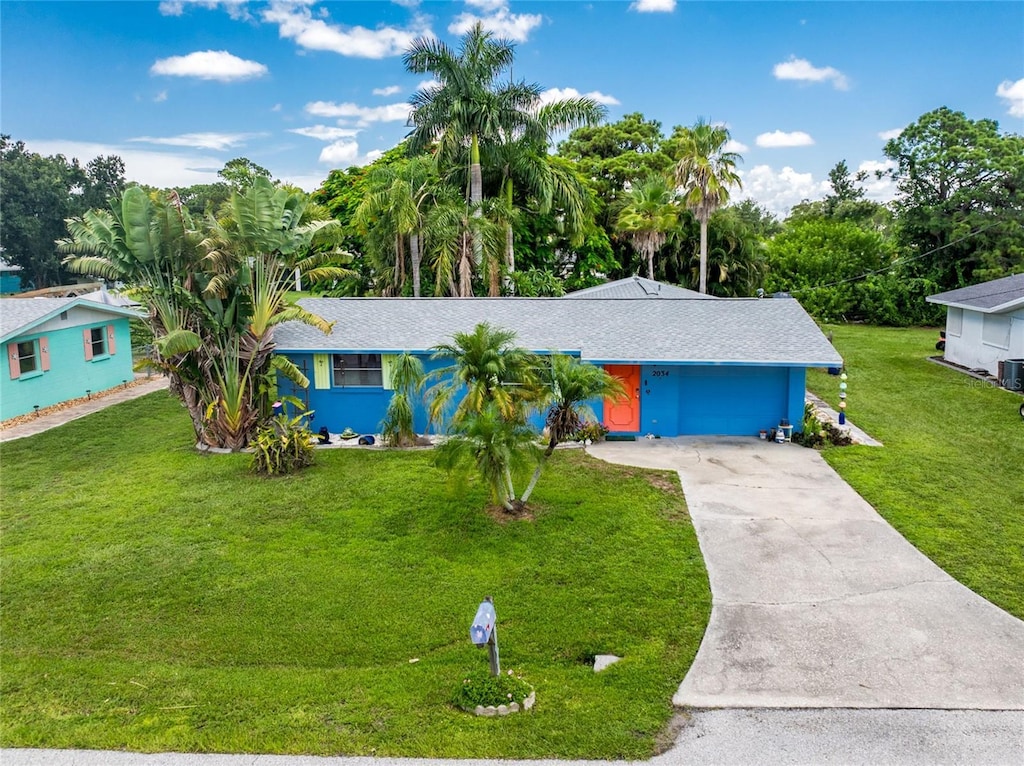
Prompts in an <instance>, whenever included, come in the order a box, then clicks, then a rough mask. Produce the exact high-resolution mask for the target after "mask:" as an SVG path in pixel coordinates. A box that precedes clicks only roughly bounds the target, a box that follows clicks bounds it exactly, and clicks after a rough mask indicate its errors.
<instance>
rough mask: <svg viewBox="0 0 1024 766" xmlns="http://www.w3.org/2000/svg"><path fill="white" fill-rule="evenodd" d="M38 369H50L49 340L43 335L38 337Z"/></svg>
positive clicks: (47, 370) (44, 370) (45, 370)
mask: <svg viewBox="0 0 1024 766" xmlns="http://www.w3.org/2000/svg"><path fill="white" fill-rule="evenodd" d="M39 369H41V370H42V371H43V372H49V371H50V340H49V338H47V337H46V336H45V335H44V336H43V337H42V338H40V339H39Z"/></svg>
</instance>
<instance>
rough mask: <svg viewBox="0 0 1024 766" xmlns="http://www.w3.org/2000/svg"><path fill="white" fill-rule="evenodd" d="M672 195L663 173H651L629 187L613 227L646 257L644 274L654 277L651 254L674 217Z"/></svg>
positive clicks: (665, 234)
mask: <svg viewBox="0 0 1024 766" xmlns="http://www.w3.org/2000/svg"><path fill="white" fill-rule="evenodd" d="M678 219H679V217H678V213H677V210H676V205H675V195H674V192H673V190H672V187H671V186H670V184H669V182H668V179H666V178H665V176H663V175H661V174H659V173H654V174H651V175H648V176H646V177H645V178H643V179H641V180H640V181H638V182H637V183H636V185H634V186H633V187H632V188H630V190H629V193H628V194H627V196H626V204H625V207H623V208H622V210H621V211H620V212H619V217H618V220H617V221H616V224H615V227H616V229H617V230H618V231H619V232H620V233H622V234H624V235H625V236H626V238H627V239H628V240H629V242H630V244H631V245H632V246H633V249H634V250H636V251H637V252H638V253H640V255H642V256H643V257H644V258H646V260H647V278H648V279H654V255H655V253H657V252H658V251H659V250H661V248H662V246H664V244H665V239H666V238H667V237H668V233H669V232H670V231H671V230H672V229H673V228H674V227H675V225H676V223H677V221H678Z"/></svg>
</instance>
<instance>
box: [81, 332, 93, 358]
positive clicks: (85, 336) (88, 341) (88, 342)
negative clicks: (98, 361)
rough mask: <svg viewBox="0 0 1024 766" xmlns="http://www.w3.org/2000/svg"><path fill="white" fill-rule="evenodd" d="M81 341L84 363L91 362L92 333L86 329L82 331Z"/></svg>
mask: <svg viewBox="0 0 1024 766" xmlns="http://www.w3.org/2000/svg"><path fill="white" fill-rule="evenodd" d="M82 340H83V341H85V361H87V362H91V361H92V331H91V330H90V329H89V328H88V327H87V328H85V329H84V330H82Z"/></svg>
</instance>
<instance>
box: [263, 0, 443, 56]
mask: <svg viewBox="0 0 1024 766" xmlns="http://www.w3.org/2000/svg"><path fill="white" fill-rule="evenodd" d="M262 18H263V20H264V21H266V22H268V23H271V24H277V25H278V32H279V34H280V35H281V37H283V38H287V39H291V40H294V41H295V43H296V44H297V45H298V46H300V47H302V48H306V49H307V50H316V51H333V52H334V53H340V54H341V55H342V56H355V57H358V58H369V59H381V58H386V57H388V56H398V55H400V54H402V53H403V52H405V50H406V49H407V48H408V47H409V46H410V45H411V44H412V43H413V41H414V40H416V39H417V38H419V37H425V36H431V35H432V34H433V33H432V32H431V31H430V29H429V27H427V26H426V25H425V22H424V21H423V19H422V17H417V20H416V21H417V23H416V25H415V28H412V29H398V28H395V27H378V28H377V29H367V28H366V27H359V26H356V27H344V26H341V25H338V24H328V23H327V22H326V21H324V20H323V19H315V18H313V14H312V12H311V11H310V9H309V8H307V7H305V6H303V5H298V4H294V3H291V2H284V1H283V0H274V2H271V4H270V7H269V8H267V9H266V10H265V11H263V15H262Z"/></svg>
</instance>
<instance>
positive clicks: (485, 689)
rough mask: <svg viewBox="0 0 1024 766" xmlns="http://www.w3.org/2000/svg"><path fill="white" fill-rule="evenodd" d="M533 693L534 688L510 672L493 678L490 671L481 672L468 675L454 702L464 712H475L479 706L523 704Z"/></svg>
mask: <svg viewBox="0 0 1024 766" xmlns="http://www.w3.org/2000/svg"><path fill="white" fill-rule="evenodd" d="M532 693H533V687H532V686H530V684H528V683H526V681H524V680H523V677H522V676H521V675H517V674H516V673H514V672H513V671H511V670H509V671H507V672H505V673H502V674H501V675H500V676H492V675H491V674H490V673H489V672H488V671H485V670H479V671H473V672H472V673H468V674H467V675H465V676H464V677H463V679H462V683H461V684H459V686H458V688H457V689H456V690H455V696H454V698H453V699H452V702H453V703H454V704H455V705H456V706H458V707H460V708H463V709H464V710H473V709H475V708H476V706H477V705H483V706H484V707H487V706H488V705H493V706H494V707H497V706H498V705H511V704H512V703H513V702H518V703H519V704H520V705H522V704H523V700H525V699H526V698H527V697H529V696H530V694H532Z"/></svg>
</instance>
